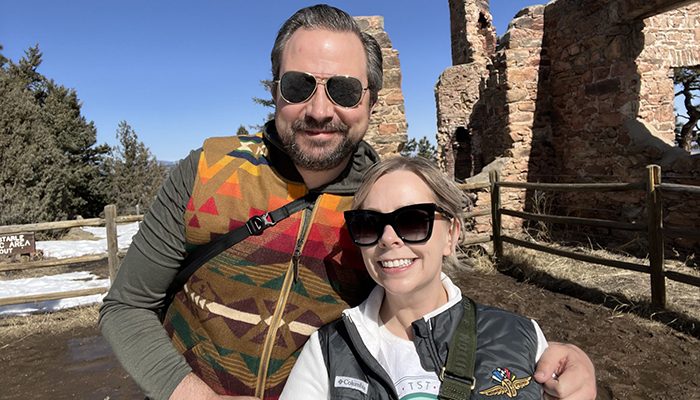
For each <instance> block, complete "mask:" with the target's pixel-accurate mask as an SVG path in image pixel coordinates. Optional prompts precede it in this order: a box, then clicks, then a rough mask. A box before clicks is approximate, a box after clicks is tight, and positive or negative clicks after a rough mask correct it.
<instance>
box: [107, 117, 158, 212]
mask: <svg viewBox="0 0 700 400" xmlns="http://www.w3.org/2000/svg"><path fill="white" fill-rule="evenodd" d="M116 136H117V139H118V141H119V144H118V145H117V146H114V147H113V148H112V153H111V156H110V157H109V158H108V160H107V163H106V165H107V170H108V171H109V175H110V190H109V196H108V198H109V201H110V203H113V204H116V206H117V209H118V210H124V211H126V212H134V211H135V210H136V209H137V208H138V209H139V211H142V210H145V209H147V208H148V207H150V205H151V203H152V202H153V200H154V199H155V196H156V194H157V192H158V188H159V187H160V185H161V184H162V183H163V179H164V177H165V172H166V170H165V167H163V166H162V165H160V164H159V163H158V161H157V160H156V158H155V157H154V156H153V154H151V151H150V150H149V149H148V147H146V145H145V144H144V143H143V142H141V141H139V138H138V135H137V134H136V131H135V130H134V129H133V128H132V127H131V126H130V125H129V124H128V123H127V122H126V121H121V122H120V123H119V127H118V128H117V133H116ZM120 212H121V211H120Z"/></svg>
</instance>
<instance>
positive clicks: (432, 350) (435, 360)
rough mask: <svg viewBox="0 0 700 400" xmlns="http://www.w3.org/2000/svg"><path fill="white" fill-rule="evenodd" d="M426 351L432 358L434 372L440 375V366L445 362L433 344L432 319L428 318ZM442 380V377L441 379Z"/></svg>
mask: <svg viewBox="0 0 700 400" xmlns="http://www.w3.org/2000/svg"><path fill="white" fill-rule="evenodd" d="M426 341H427V342H428V351H429V352H430V358H432V359H433V364H435V373H436V374H438V377H439V376H440V371H441V370H442V367H444V366H445V362H443V361H442V360H441V359H440V353H439V352H438V349H437V346H436V345H435V337H434V336H433V320H432V319H429V320H428V338H427V339H426ZM441 380H442V379H441Z"/></svg>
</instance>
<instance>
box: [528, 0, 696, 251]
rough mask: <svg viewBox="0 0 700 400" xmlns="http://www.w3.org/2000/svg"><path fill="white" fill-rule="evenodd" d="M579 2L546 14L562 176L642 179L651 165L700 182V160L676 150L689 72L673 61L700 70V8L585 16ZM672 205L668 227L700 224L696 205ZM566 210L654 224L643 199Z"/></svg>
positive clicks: (670, 200)
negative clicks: (678, 70) (677, 70)
mask: <svg viewBox="0 0 700 400" xmlns="http://www.w3.org/2000/svg"><path fill="white" fill-rule="evenodd" d="M577 3H578V2H576V1H572V0H566V1H565V0H558V1H557V2H554V3H550V5H548V6H547V8H546V10H545V36H544V41H543V46H544V47H545V48H546V49H547V52H548V55H549V57H550V59H551V68H550V72H549V74H548V77H547V78H548V79H547V82H546V85H545V86H544V88H545V89H547V90H548V91H549V93H550V94H551V96H552V99H551V107H552V110H551V111H552V113H551V118H552V125H551V126H552V140H551V146H552V148H553V151H554V154H556V161H557V172H558V173H559V174H561V175H563V176H567V177H569V176H570V177H572V179H575V180H576V181H584V180H586V179H590V180H591V181H601V180H603V181H604V180H606V179H607V180H608V181H610V180H619V181H623V182H624V181H640V180H644V179H645V178H646V175H647V172H646V169H645V167H646V165H648V164H659V165H661V167H662V174H663V176H665V177H678V178H681V181H676V182H677V183H688V184H700V180H699V178H700V159H698V158H697V157H691V156H690V155H688V154H687V153H685V152H684V151H683V150H681V149H678V148H676V147H674V146H673V144H672V141H673V127H674V119H675V116H674V112H673V82H672V79H671V78H670V73H671V68H672V67H673V66H680V65H677V64H676V65H674V63H677V62H679V61H680V62H681V63H683V64H684V65H697V64H700V63H698V62H697V61H698V60H697V57H698V55H699V54H700V48H698V44H697V43H698V42H697V41H696V40H695V35H697V29H698V27H699V26H700V24H699V20H698V16H699V13H698V4H697V2H694V4H690V5H688V4H687V3H688V2H687V1H674V0H656V1H647V2H640V0H626V1H619V2H614V3H610V2H607V1H602V0H600V1H594V2H593V1H592V2H590V4H588V5H587V7H586V8H585V9H581V8H580V7H579V6H578V4H577ZM681 31H682V32H683V33H681ZM690 38H692V40H688V39H690ZM693 56H694V57H695V59H693ZM685 62H689V63H690V64H685ZM535 162H536V163H541V162H542V161H541V160H535ZM665 201H666V203H665V204H666V210H665V221H666V223H669V224H674V225H675V224H680V227H685V228H691V227H696V228H697V227H698V226H700V214H699V213H697V212H696V210H697V209H698V205H700V204H698V201H697V200H693V199H692V198H691V197H689V196H688V197H679V196H674V195H668V196H665ZM560 202H561V203H564V204H567V205H571V209H570V210H569V214H571V215H577V216H585V217H590V216H595V217H599V218H601V217H602V218H610V219H616V220H622V221H625V222H627V221H644V220H645V212H646V209H645V204H644V194H643V193H636V194H635V193H629V192H624V193H611V194H607V195H602V194H600V195H584V194H571V195H567V196H565V197H563V198H562V199H560ZM586 209H588V210H590V211H586ZM595 209H605V210H615V211H616V215H601V214H599V213H598V212H597V211H596V210H595ZM684 210H687V211H684ZM690 210H692V212H690ZM677 226H678V225H677ZM675 244H677V245H680V246H683V247H688V246H689V245H692V244H690V243H689V242H684V241H683V240H679V241H677V243H675Z"/></svg>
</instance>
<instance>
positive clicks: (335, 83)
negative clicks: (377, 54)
mask: <svg viewBox="0 0 700 400" xmlns="http://www.w3.org/2000/svg"><path fill="white" fill-rule="evenodd" d="M275 83H277V85H279V91H280V95H282V98H283V99H284V100H285V101H286V102H287V103H291V104H298V103H304V102H306V101H308V100H309V99H310V98H311V97H312V96H313V95H314V93H316V88H317V87H318V85H323V86H325V87H326V95H328V98H329V99H331V101H332V102H333V104H336V105H338V106H341V107H345V108H352V107H355V106H357V105H358V104H360V101H362V95H363V94H364V93H365V90H368V89H369V87H362V82H360V80H359V79H357V78H354V77H352V76H344V75H335V76H331V77H330V78H325V79H323V78H316V77H315V76H313V75H311V74H309V73H306V72H300V71H287V72H285V73H284V74H282V77H281V78H280V79H279V80H277V81H275Z"/></svg>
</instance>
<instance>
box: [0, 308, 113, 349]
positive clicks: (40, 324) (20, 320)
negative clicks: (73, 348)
mask: <svg viewBox="0 0 700 400" xmlns="http://www.w3.org/2000/svg"><path fill="white" fill-rule="evenodd" d="M99 307H100V306H99V305H92V306H85V307H76V308H71V309H68V310H62V311H56V312H52V313H41V314H31V315H24V316H11V317H5V318H0V350H2V349H3V348H5V347H7V346H11V345H12V344H13V343H17V342H19V341H21V340H24V339H26V338H27V337H29V336H31V335H37V334H41V335H47V336H50V335H56V334H60V333H64V332H68V331H70V330H73V329H77V328H84V327H90V326H97V316H98V313H99Z"/></svg>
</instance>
